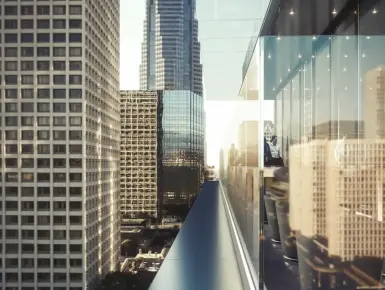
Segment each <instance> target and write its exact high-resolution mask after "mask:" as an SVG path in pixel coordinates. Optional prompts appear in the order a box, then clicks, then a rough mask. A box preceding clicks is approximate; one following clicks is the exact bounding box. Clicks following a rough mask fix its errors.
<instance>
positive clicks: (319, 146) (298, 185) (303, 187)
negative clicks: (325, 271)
mask: <svg viewBox="0 0 385 290" xmlns="http://www.w3.org/2000/svg"><path fill="white" fill-rule="evenodd" d="M326 144H327V143H326V140H313V141H311V142H309V143H307V144H297V145H293V146H290V196H289V199H290V220H289V222H290V226H291V228H292V229H293V230H295V231H299V232H301V234H302V235H304V236H306V237H313V236H325V234H326V214H325V212H326V192H325V182H326V157H327V156H326Z"/></svg>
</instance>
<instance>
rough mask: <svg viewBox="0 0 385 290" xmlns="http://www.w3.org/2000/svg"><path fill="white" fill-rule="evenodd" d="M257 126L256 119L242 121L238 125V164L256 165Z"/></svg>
mask: <svg viewBox="0 0 385 290" xmlns="http://www.w3.org/2000/svg"><path fill="white" fill-rule="evenodd" d="M258 126H259V122H258V121H244V122H242V123H241V124H240V125H239V129H238V145H239V156H238V160H237V163H238V164H239V165H248V166H258V138H259V135H258V130H259V128H258Z"/></svg>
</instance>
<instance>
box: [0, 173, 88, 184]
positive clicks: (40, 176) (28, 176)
mask: <svg viewBox="0 0 385 290" xmlns="http://www.w3.org/2000/svg"><path fill="white" fill-rule="evenodd" d="M20 175H21V177H20V178H19V172H6V173H5V178H4V181H5V182H35V181H36V182H51V173H36V178H35V173H34V172H22V173H21V174H20ZM68 175H69V176H68V181H69V182H81V181H82V174H81V173H69V174H68ZM0 181H2V174H1V173H0ZM52 181H53V182H67V173H65V172H59V173H52Z"/></svg>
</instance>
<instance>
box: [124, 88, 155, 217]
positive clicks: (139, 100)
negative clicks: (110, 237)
mask: <svg viewBox="0 0 385 290" xmlns="http://www.w3.org/2000/svg"><path fill="white" fill-rule="evenodd" d="M161 95H162V92H161V91H121V94H120V96H121V97H120V120H121V135H120V200H121V203H120V209H121V214H122V217H130V218H133V217H138V214H147V215H149V216H154V217H156V216H157V193H158V182H157V181H158V179H157V173H158V161H159V151H158V138H159V137H161V135H160V134H158V132H159V126H158V116H160V113H161V112H159V109H160V106H158V104H159V102H160V101H161V99H162V96H161ZM160 148H161V147H160V146H159V149H160Z"/></svg>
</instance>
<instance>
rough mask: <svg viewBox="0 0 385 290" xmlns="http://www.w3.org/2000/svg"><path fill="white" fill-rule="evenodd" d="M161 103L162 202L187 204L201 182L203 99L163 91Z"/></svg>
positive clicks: (192, 95) (190, 93) (194, 95)
mask: <svg viewBox="0 0 385 290" xmlns="http://www.w3.org/2000/svg"><path fill="white" fill-rule="evenodd" d="M162 104H163V116H162V127H163V136H162V138H163V141H162V147H163V156H162V158H163V159H162V164H163V172H162V176H161V180H162V185H161V191H162V192H161V194H162V199H163V200H162V205H164V206H165V205H170V204H171V205H177V204H184V205H189V204H190V202H191V199H192V198H193V197H194V196H195V195H196V194H197V193H198V192H199V189H200V183H201V182H202V181H203V170H204V123H203V98H202V97H201V96H199V95H197V94H195V93H192V92H190V91H165V92H164V93H163V102H162Z"/></svg>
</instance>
